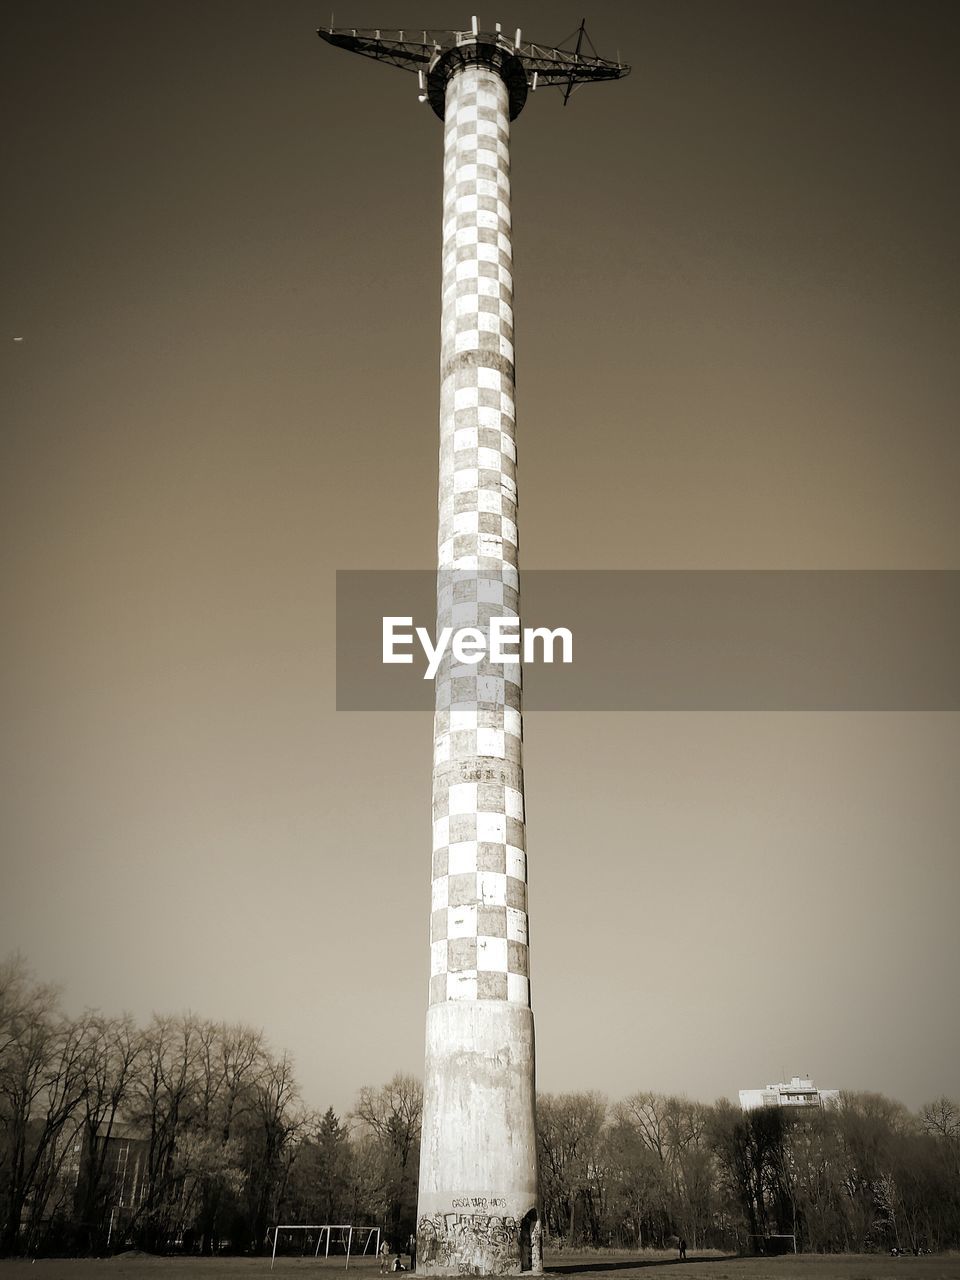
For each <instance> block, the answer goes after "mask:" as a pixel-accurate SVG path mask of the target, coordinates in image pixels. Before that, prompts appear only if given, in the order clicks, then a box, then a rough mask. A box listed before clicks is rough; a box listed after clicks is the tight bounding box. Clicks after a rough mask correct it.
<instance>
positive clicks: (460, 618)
mask: <svg viewBox="0 0 960 1280" xmlns="http://www.w3.org/2000/svg"><path fill="white" fill-rule="evenodd" d="M318 34H319V35H320V36H322V37H323V38H324V39H325V40H327V41H329V42H330V43H331V44H334V45H339V46H340V47H342V48H346V49H349V50H351V51H352V52H355V53H361V54H364V55H365V56H368V57H372V58H377V59H379V60H381V61H384V62H389V63H391V64H393V65H394V66H400V67H403V68H405V69H409V70H414V71H417V72H418V75H419V82H420V98H421V101H429V102H430V104H431V106H432V107H433V109H434V111H435V112H436V114H437V115H438V116H440V118H441V119H442V120H443V122H444V169H443V174H444V179H443V258H442V264H443V299H442V317H441V347H440V490H439V534H438V564H439V574H438V589H437V628H438V632H439V630H440V628H442V627H445V626H450V627H454V628H460V627H473V628H476V629H477V630H478V631H480V632H481V633H483V634H484V635H488V634H489V624H490V619H491V617H494V616H498V617H502V616H513V617H519V613H520V593H519V587H520V583H519V576H518V559H517V546H518V542H517V469H516V463H517V448H516V413H515V408H514V376H515V375H514V347H513V252H512V243H511V217H510V124H511V121H513V120H515V119H516V117H517V116H518V115H519V114H520V111H521V110H522V108H523V105H524V103H525V101H526V98H527V93H528V90H529V89H531V88H537V87H538V86H539V85H543V86H544V87H546V86H550V85H555V86H558V87H560V88H561V89H562V90H563V93H564V101H565V102H566V100H567V99H568V98H569V96H570V94H571V92H572V91H573V89H574V88H575V87H576V86H577V85H578V84H580V83H582V82H584V81H592V80H612V79H617V78H618V77H620V76H622V75H625V74H626V72H627V71H628V68H627V67H625V66H623V65H621V64H619V63H611V62H605V61H604V60H603V59H601V58H598V57H597V56H596V54H595V53H593V52H591V53H589V54H588V53H586V52H585V51H584V47H583V46H584V42H585V40H586V36H585V31H584V29H583V27H582V26H581V28H580V31H579V32H578V33H577V44H576V48H575V49H573V50H563V49H554V48H546V47H544V46H540V45H534V44H525V43H523V42H522V40H521V33H520V32H519V31H517V32H516V33H515V35H514V36H513V38H508V37H506V36H505V35H504V34H503V33H502V32H501V30H500V26H499V24H498V25H497V27H496V29H495V31H493V32H482V31H480V30H479V27H478V24H477V21H476V19H474V20H473V24H472V27H471V29H470V30H469V31H444V32H434V31H429V32H428V31H424V32H422V33H420V32H403V31H391V32H383V31H357V30H354V29H343V30H334V29H329V30H321V31H320V32H319V33H318ZM418 36H422V38H421V39H416V37H418ZM410 37H413V38H412V39H411V38H410ZM522 736H523V735H522V728H521V715H520V665H519V661H517V662H516V663H513V664H509V663H508V664H506V665H504V664H501V663H497V664H494V663H491V662H489V661H488V660H487V659H486V658H484V659H483V660H482V661H480V662H479V663H476V664H464V663H457V662H456V661H455V660H454V659H453V658H451V657H450V656H449V654H448V656H447V658H446V659H445V661H444V663H443V664H442V666H441V668H440V671H439V672H438V675H437V679H436V713H435V718H434V752H433V872H432V875H433V880H432V909H431V918H430V958H431V967H430V973H431V976H430V1001H429V1007H428V1011H427V1047H426V1072H425V1080H424V1110H423V1130H422V1140H421V1151H420V1198H419V1206H418V1214H417V1216H418V1228H417V1270H418V1271H423V1272H427V1273H430V1274H433V1275H444V1276H446V1275H465V1274H466V1275H517V1274H520V1273H521V1272H526V1271H529V1272H539V1271H540V1270H541V1269H542V1266H541V1256H540V1247H539V1241H540V1223H539V1217H538V1208H537V1202H538V1194H537V1147H536V1126H535V1094H534V1088H535V1084H534V1033H533V1013H532V1011H531V1007H530V976H529V975H530V965H529V935H528V929H527V855H526V839H525V825H524V799H523V764H522V758H521V743H522Z"/></svg>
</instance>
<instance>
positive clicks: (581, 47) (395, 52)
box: [317, 18, 630, 120]
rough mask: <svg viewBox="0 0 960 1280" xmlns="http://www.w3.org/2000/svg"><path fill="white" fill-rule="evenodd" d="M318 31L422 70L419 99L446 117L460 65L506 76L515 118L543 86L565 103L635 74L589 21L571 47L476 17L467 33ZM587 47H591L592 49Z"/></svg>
mask: <svg viewBox="0 0 960 1280" xmlns="http://www.w3.org/2000/svg"><path fill="white" fill-rule="evenodd" d="M317 35H318V36H319V37H320V38H321V40H326V41H327V43H328V44H332V45H335V46H336V47H337V48H339V49H346V50H348V51H349V52H350V53H359V54H361V55H362V56H363V57H365V58H375V59H376V60H377V61H378V62H385V63H387V65H388V66H392V67H399V68H400V69H401V70H403V71H415V72H417V73H418V74H419V78H420V101H421V102H427V101H428V102H429V103H430V105H431V107H433V110H434V111H435V112H436V114H437V115H438V116H439V117H440V119H441V120H442V119H443V116H444V103H445V95H446V87H447V81H448V80H449V79H450V77H451V76H452V75H453V73H454V72H455V71H456V70H457V69H458V68H460V67H462V66H467V65H469V64H471V63H481V64H483V65H485V66H492V67H495V68H496V70H497V71H499V73H500V75H501V76H503V79H504V80H505V81H506V84H507V88H508V90H509V94H510V119H511V120H515V119H516V118H517V116H518V115H519V114H520V112H521V111H522V110H523V105H524V103H525V102H526V100H527V93H528V92H529V91H531V90H534V89H537V88H539V87H540V86H543V87H544V88H557V89H560V90H561V91H562V93H563V101H564V105H566V103H567V101H568V100H569V98H570V95H571V94H572V93H573V91H574V90H575V89H576V88H578V87H579V86H580V85H583V84H592V83H597V82H598V81H602V80H619V79H621V78H622V77H623V76H626V75H629V74H630V68H629V67H628V66H627V65H626V64H625V63H622V62H620V61H619V60H618V61H617V62H611V61H609V60H608V59H606V58H601V57H599V56H598V54H597V52H596V50H595V49H594V47H593V44H592V42H591V41H590V37H589V36H588V35H587V32H586V25H585V22H581V24H580V26H579V28H578V29H577V31H575V32H573V33H572V35H571V36H569V37H568V40H570V41H572V40H573V39H574V37H575V38H576V46H575V47H574V48H572V49H565V48H563V47H562V45H561V46H558V47H556V48H554V47H552V46H550V45H542V44H535V43H534V42H533V41H530V40H526V41H525V40H523V39H522V32H521V31H520V30H519V29H518V30H517V31H516V32H515V34H514V36H513V38H512V39H511V38H510V37H509V36H507V35H505V34H504V33H503V31H502V30H501V27H500V23H499V22H498V23H496V25H495V29H494V30H493V31H481V30H480V29H479V27H478V24H477V20H476V18H474V20H473V25H472V27H471V29H470V30H468V31H435V30H429V31H428V30H423V31H420V30H412V31H411V30H393V31H386V30H381V29H380V28H379V27H377V28H366V29H363V28H359V27H334V26H333V25H331V26H329V27H321V28H320V29H319V31H318V32H317ZM564 43H567V41H564ZM585 46H589V51H588V50H587V48H586V47H585Z"/></svg>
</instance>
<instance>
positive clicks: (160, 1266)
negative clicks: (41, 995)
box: [0, 1253, 960, 1280]
mask: <svg viewBox="0 0 960 1280" xmlns="http://www.w3.org/2000/svg"><path fill="white" fill-rule="evenodd" d="M679 1268H682V1269H683V1276H682V1280H960V1254H957V1253H952V1254H937V1255H934V1256H933V1257H924V1258H913V1257H907V1258H890V1257H888V1256H886V1255H879V1254H845V1255H842V1256H838V1257H820V1256H818V1255H816V1254H801V1255H800V1256H788V1257H783V1258H732V1257H731V1258H728V1257H723V1256H721V1255H712V1256H708V1255H702V1256H699V1257H698V1256H697V1255H696V1254H692V1255H691V1257H689V1258H688V1259H687V1261H686V1262H678V1261H677V1259H676V1255H675V1254H653V1253H651V1254H649V1255H648V1256H646V1257H642V1256H641V1257H636V1258H632V1257H626V1256H624V1255H615V1256H607V1257H603V1256H602V1255H598V1254H596V1253H592V1254H571V1253H563V1254H557V1255H554V1256H548V1257H547V1260H546V1264H545V1267H544V1270H545V1271H546V1272H547V1273H549V1275H550V1276H551V1277H553V1278H554V1280H565V1278H566V1277H568V1276H569V1277H571V1278H572V1277H575V1276H582V1277H584V1278H585V1280H665V1278H666V1277H669V1278H670V1280H681V1276H680V1272H679V1270H678V1269H679ZM343 1271H344V1267H343V1262H342V1260H339V1261H335V1260H334V1259H333V1258H331V1259H329V1261H327V1262H326V1263H324V1261H323V1260H322V1259H321V1260H320V1261H314V1260H313V1259H312V1258H310V1259H301V1258H278V1259H277V1264H276V1267H275V1268H274V1271H273V1275H274V1276H275V1277H276V1280H308V1278H310V1277H317V1278H319V1277H320V1276H321V1275H322V1280H336V1277H337V1276H340V1275H342V1274H343ZM324 1273H325V1274H324ZM269 1275H270V1259H269V1258H150V1257H145V1256H142V1255H139V1256H137V1255H129V1254H128V1255H122V1254H121V1255H119V1256H118V1257H115V1258H78V1259H58V1258H42V1259H39V1260H38V1261H37V1262H31V1261H30V1260H29V1259H11V1260H8V1261H0V1280H28V1277H29V1280H261V1277H262V1278H263V1280H266V1278H267V1277H268V1276H269ZM350 1276H352V1277H353V1280H373V1278H374V1277H376V1276H377V1266H376V1263H372V1262H369V1261H366V1262H363V1263H359V1264H358V1263H351V1265H350Z"/></svg>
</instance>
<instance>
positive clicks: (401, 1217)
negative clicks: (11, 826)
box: [0, 956, 422, 1255]
mask: <svg viewBox="0 0 960 1280" xmlns="http://www.w3.org/2000/svg"><path fill="white" fill-rule="evenodd" d="M421 1106H422V1091H421V1086H420V1083H419V1081H416V1080H412V1079H409V1078H407V1077H403V1076H397V1077H395V1078H394V1080H393V1081H391V1082H390V1084H389V1085H386V1086H384V1088H382V1089H372V1088H365V1089H362V1090H361V1091H360V1093H359V1095H358V1098H357V1104H356V1108H355V1111H354V1112H353V1113H352V1114H351V1116H350V1117H349V1118H348V1120H347V1121H346V1122H341V1120H340V1118H339V1117H338V1116H336V1115H335V1114H334V1112H333V1111H332V1109H329V1110H328V1111H327V1112H326V1113H325V1114H323V1115H321V1114H319V1113H317V1112H315V1111H311V1110H310V1109H309V1108H308V1107H307V1106H305V1105H304V1103H303V1100H302V1098H301V1096H300V1091H299V1087H298V1085H297V1081H296V1077H295V1075H294V1070H293V1064H292V1062H291V1059H290V1057H289V1055H288V1054H286V1053H282V1052H281V1053H278V1052H276V1051H275V1050H274V1049H272V1048H271V1046H270V1045H269V1044H268V1043H267V1041H266V1039H265V1037H264V1035H263V1033H262V1032H261V1031H257V1030H254V1029H253V1028H251V1027H247V1026H242V1025H228V1024H226V1023H222V1022H211V1021H208V1020H205V1019H202V1018H198V1017H195V1016H192V1015H184V1016H180V1017H159V1016H155V1017H153V1018H152V1019H151V1020H150V1022H149V1023H148V1024H147V1025H146V1026H142V1027H140V1026H137V1025H136V1024H135V1022H134V1021H133V1019H131V1018H130V1017H120V1018H109V1017H105V1016H103V1015H102V1014H100V1013H98V1012H87V1013H85V1014H83V1015H82V1016H81V1017H79V1018H70V1017H68V1016H67V1015H66V1014H65V1013H64V1012H63V1010H62V1009H61V1007H60V1004H59V997H58V992H57V990H56V988H54V987H52V986H49V985H46V984H43V983H38V982H36V981H35V980H34V978H33V976H32V975H31V973H30V971H29V969H28V967H27V965H26V964H25V962H24V961H23V959H22V958H21V957H19V956H15V957H12V958H10V959H7V960H6V961H3V962H2V963H0V1255H4V1254H7V1255H9V1254H13V1253H34V1254H35V1253H38V1252H75V1253H102V1252H104V1251H107V1250H118V1249H123V1248H128V1247H137V1248H141V1249H144V1250H149V1251H151V1252H153V1251H164V1250H169V1249H183V1250H186V1251H190V1252H199V1253H204V1254H211V1253H214V1252H218V1251H221V1250H230V1251H232V1252H238V1253H240V1252H254V1253H256V1252H261V1251H263V1250H264V1249H265V1248H266V1247H267V1242H268V1231H269V1229H270V1228H271V1227H272V1226H273V1225H274V1224H275V1223H276V1222H277V1221H279V1220H283V1221H287V1222H314V1223H316V1222H334V1223H338V1222H354V1223H361V1222H363V1223H367V1222H369V1223H373V1224H377V1225H382V1226H386V1227H387V1228H388V1229H391V1230H392V1231H393V1232H394V1238H396V1239H397V1240H399V1239H400V1234H399V1233H400V1231H401V1230H402V1229H406V1230H407V1232H409V1231H410V1230H411V1229H412V1228H413V1222H414V1215H415V1212H416V1186H417V1172H418V1170H417V1164H418V1158H419V1143H420V1110H421ZM403 1238H404V1239H405V1238H406V1237H405V1236H404V1237H403Z"/></svg>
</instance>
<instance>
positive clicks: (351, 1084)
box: [0, 0, 960, 1110]
mask: <svg viewBox="0 0 960 1280" xmlns="http://www.w3.org/2000/svg"><path fill="white" fill-rule="evenodd" d="M470 12H471V11H470V10H469V9H465V10H463V11H462V12H461V11H459V10H456V9H455V7H452V6H450V5H449V4H440V3H436V2H435V0H416V3H414V2H413V0H404V3H403V4H400V3H398V2H397V0H380V3H379V4H374V3H372V0H363V3H362V4H361V3H358V4H354V5H353V6H352V7H350V8H348V9H343V10H338V11H337V14H336V20H337V22H338V24H341V25H346V24H347V23H349V24H351V25H353V24H356V25H358V26H377V25H379V26H383V27H399V26H407V25H409V24H411V23H417V24H419V25H421V26H423V25H426V26H433V27H445V26H450V25H454V26H466V25H468V23H469V18H470ZM581 16H582V14H581V9H580V7H579V6H575V5H573V4H570V3H567V2H566V0H557V2H556V3H552V4H550V5H544V4H535V3H532V0H523V2H518V3H515V4H514V7H513V8H512V9H510V10H509V11H508V10H506V9H503V10H501V11H500V12H499V13H498V12H496V11H493V10H489V11H488V10H483V11H481V12H480V18H481V22H482V24H483V25H492V22H493V21H494V20H497V19H499V20H501V21H502V22H503V23H504V26H505V28H508V29H510V30H511V31H512V30H513V28H514V27H515V26H517V25H520V26H522V27H523V30H524V34H525V36H527V37H529V38H531V39H536V40H538V41H543V42H544V43H552V42H554V41H558V40H561V39H562V38H563V37H564V36H566V35H567V33H568V32H570V31H572V30H573V29H574V28H575V27H576V26H577V24H578V22H579V20H580V17H581ZM328 18H329V14H328V13H327V12H326V11H324V12H321V11H320V10H319V9H317V8H316V7H315V6H313V5H310V4H307V3H306V2H305V0H282V2H278V3H275V4H264V3H261V2H259V0H229V2H228V0H202V2H200V3H198V2H197V0H162V2H161V0H137V2H136V3H130V2H129V0H125V2H121V0H115V2H113V3H111V2H109V0H84V2H83V3H75V2H74V0H70V2H69V3H67V2H66V0H56V2H54V0H33V3H31V4H29V5H21V6H15V7H13V8H11V9H10V10H9V12H8V14H7V16H6V18H5V40H4V44H5V50H4V55H3V56H4V58H5V60H6V63H7V64H8V65H7V67H6V69H5V70H4V74H3V77H2V88H3V92H4V94H5V95H6V96H7V97H8V99H9V101H8V103H7V104H6V106H5V110H4V114H3V119H4V125H3V133H4V156H5V159H4V174H5V179H6V181H5V187H6V193H5V197H4V200H3V202H2V206H0V218H2V223H3V235H2V253H3V260H4V263H3V269H4V281H5V287H4V290H3V295H2V300H0V309H2V316H3V324H2V326H0V332H2V335H3V336H2V340H0V378H2V385H3V392H2V395H3V403H2V459H0V469H2V476H0V485H2V492H0V524H2V530H0V547H2V551H0V574H2V592H3V600H4V605H5V609H4V614H5V622H4V626H3V629H2V635H0V646H2V666H0V682H2V684H0V689H2V721H3V725H2V733H3V739H2V786H3V795H2V817H0V822H2V831H0V859H2V878H0V950H2V951H6V950H9V949H13V948H16V947H19V948H21V949H22V950H23V951H24V952H25V953H26V954H27V955H28V957H29V958H30V960H31V961H32V962H33V964H34V966H35V968H36V970H37V971H38V974H39V975H40V976H41V977H43V978H45V979H51V980H59V981H61V982H62V983H63V985H64V990H65V1000H66V1003H67V1005H68V1007H69V1008H71V1009H72V1010H76V1011H79V1010H80V1009H81V1008H82V1007H83V1006H84V1005H96V1006H99V1007H101V1008H103V1009H104V1010H107V1011H110V1012H119V1011H120V1010H122V1009H129V1010H131V1011H132V1012H133V1013H134V1014H135V1015H137V1016H138V1017H139V1018H141V1019H146V1018H147V1017H149V1014H150V1012H151V1011H152V1010H157V1011H163V1012H176V1011H180V1010H184V1009H187V1008H191V1009H194V1010H195V1011H196V1012H198V1013H200V1014H203V1015H205V1016H208V1017H212V1018H226V1019H230V1020H237V1019H239V1020H244V1021H247V1022H250V1023H252V1024H254V1025H256V1026H263V1027H265V1028H266V1030H267V1032H268V1034H269V1036H270V1038H271V1039H272V1041H273V1042H274V1044H276V1045H277V1046H282V1047H286V1048H288V1049H290V1050H291V1051H292V1052H293V1053H294V1055H295V1058H296V1061H297V1064H298V1074H299V1077H300V1079H301V1081H302V1084H303V1089H304V1094H305V1097H306V1098H307V1100H308V1101H309V1102H311V1103H312V1104H314V1105H316V1106H319V1107H325V1106H327V1105H328V1104H332V1105H334V1107H335V1108H337V1109H339V1110H343V1109H346V1108H347V1107H348V1106H349V1105H350V1103H351V1101H352V1099H353V1096H354V1093H355V1090H356V1089H357V1088H358V1087H359V1086H360V1085H363V1084H378V1083H380V1082H382V1081H384V1080H385V1079H387V1078H388V1077H389V1076H390V1075H391V1074H392V1073H393V1072H394V1071H397V1070H405V1071H412V1072H418V1071H419V1070H420V1068H421V1065H422V1056H423V1026H424V1013H425V1009H426V994H427V974H428V946H427V924H428V906H429V901H428V899H429V876H430V844H429V837H430V826H429V797H430V764H431V739H432V735H431V725H430V718H429V716H427V715H425V714H412V713H406V714H405V713H395V714H374V713H364V714H359V713H358V714H346V713H339V714H338V713H337V712H336V711H335V710H334V678H335V672H334V664H333V624H334V572H335V570H336V569H337V568H401V567H409V568H424V567H427V568H428V567H429V566H430V565H431V564H432V563H433V559H434V555H435V532H436V524H435V522H436V505H435V503H436V439H437V398H438V397H437V353H438V345H439V344H438V329H439V279H440V264H439V233H440V184H441V171H440V170H441V166H440V159H441V146H442V141H441V128H440V125H439V122H438V121H437V120H436V118H435V117H434V116H433V114H432V113H431V112H430V110H429V108H428V107H423V106H420V105H419V104H418V103H417V95H416V80H415V79H414V78H413V77H410V76H406V75H404V74H403V73H401V72H399V71H396V70H392V69H390V68H387V67H383V66H378V65H376V64H375V63H372V62H368V61H365V60H362V59H359V58H351V57H349V56H348V55H347V54H345V53H343V52H341V51H338V50H335V49H332V48H330V47H328V46H327V45H325V44H323V43H321V42H320V41H319V40H318V39H317V38H316V35H315V34H314V31H315V28H316V27H317V26H318V25H320V24H321V23H323V22H326V21H328ZM958 18H960V13H958V10H957V7H956V5H955V4H953V3H945V4H937V3H923V2H920V3H910V4H906V3H896V4H893V3H883V2H882V0H869V2H868V0H804V2H803V3H797V2H794V0H777V2H776V3H774V2H773V0H764V2H760V0H757V2H746V0H643V2H640V0H637V2H636V3H630V4H613V3H604V2H603V0H597V3H595V4H594V5H593V6H592V9H591V10H590V13H589V15H588V26H589V30H590V32H591V34H592V37H593V39H594V41H595V43H596V45H597V47H598V50H599V51H600V52H601V53H604V54H606V55H607V56H616V52H617V50H618V48H619V50H620V53H621V55H622V57H623V58H624V60H626V61H628V62H631V63H632V64H633V66H634V71H633V74H632V76H631V77H630V78H628V79H627V80H625V81H623V82H621V83H619V84H615V85H603V86H598V87H592V88H590V87H588V88H586V89H584V90H583V91H582V92H580V93H578V94H577V95H576V96H575V97H574V98H573V99H572V101H571V103H570V105H569V106H568V107H566V108H561V105H560V99H559V96H558V95H556V94H554V93H540V92H538V93H537V94H536V95H535V96H534V97H533V98H532V99H531V100H530V101H529V102H528V105H527V106H526V108H525V110H524V112H523V114H522V116H521V117H520V119H519V120H518V121H517V122H516V124H515V125H514V134H513V184H514V188H513V190H514V200H513V210H514V226H515V242H514V247H515V256H516V262H517V340H518V405H519V419H518V433H519V439H520V483H521V490H520V492H521V501H520V512H521V515H520V527H521V556H522V562H523V564H524V565H525V566H527V567H538V568H590V567H595V568H677V569H679V568H868V569H885V568H957V567H960V560H958V552H960V522H958V514H957V513H958V480H960V448H958V441H957V421H958V413H957V410H958V404H960V362H958V360H957V349H958V337H960V334H958V327H960V326H958V316H960V307H958V271H957V268H958V238H957V226H958V225H960V208H958V204H960V200H958V194H960V193H958V185H960V180H958V165H957V160H958V155H957V152H958V146H957V127H956V121H957V120H958V119H960V102H958V100H957V99H958V97H960V92H958V82H957V78H956V66H955V50H956V47H957V43H956V37H957V34H958V31H957V27H958ZM15 337H17V338H22V341H19V342H14V338H15ZM918 661H922V655H918ZM525 729H526V758H525V763H526V781H527V806H528V818H529V826H528V839H529V850H530V880H531V884H530V911H531V964H532V992H533V1005H534V1012H535V1015H536V1020H537V1032H538V1075H539V1081H540V1086H541V1087H542V1088H544V1089H547V1090H551V1091H556V1090H566V1089H581V1088H582V1089H598V1090H602V1091H604V1092H606V1093H608V1094H609V1095H610V1096H611V1097H620V1096H624V1095H626V1094H628V1093H630V1092H633V1091H635V1090H638V1089H655V1090H662V1091H683V1092H686V1093H688V1094H690V1095H691V1096H694V1097H700V1098H704V1099H712V1098H714V1097H716V1096H718V1095H721V1094H722V1095H727V1096H735V1093H736V1090H737V1089H738V1088H741V1087H746V1086H756V1085H762V1084H765V1083H766V1082H768V1081H772V1080H776V1079H780V1078H781V1077H782V1075H783V1074H784V1073H786V1075H787V1076H789V1075H792V1074H801V1073H809V1074H811V1075H812V1076H813V1077H814V1079H815V1080H816V1081H817V1082H818V1083H819V1084H821V1085H822V1086H823V1087H839V1088H869V1089H877V1090H881V1091H884V1092H886V1093H889V1094H892V1095H893V1096H895V1097H898V1098H901V1099H902V1100H903V1101H905V1102H907V1103H908V1104H910V1105H912V1106H916V1105H919V1104H920V1103H922V1102H924V1101H925V1100H928V1099H930V1098H932V1097H933V1096H935V1095H937V1094H940V1093H948V1094H953V1095H954V1096H957V1095H958V1094H960V1021H958V1015H957V1004H956V978H957V973H958V970H960V930H958V928H957V907H958V896H960V894H958V890H960V871H958V865H960V864H958V836H960V787H958V760H960V724H958V717H957V716H956V715H952V714H946V713H941V714H916V713H915V714H906V713H902V714H881V713H862V714H841V713H831V714H804V715H798V714H793V715H790V714H746V713H741V714H736V713H730V714H710V715H708V714H696V713H684V714H679V713H673V714H670V713H658V714H639V713H637V714H603V715H601V714H587V713H578V714H573V713H558V712H556V713H547V712H539V713H534V714H530V715H529V716H528V717H527V721H526V726H525ZM371 772H372V773H373V774H374V775H375V777H376V784H375V785H374V786H373V787H372V788H371V786H370V783H369V778H370V776H371Z"/></svg>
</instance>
